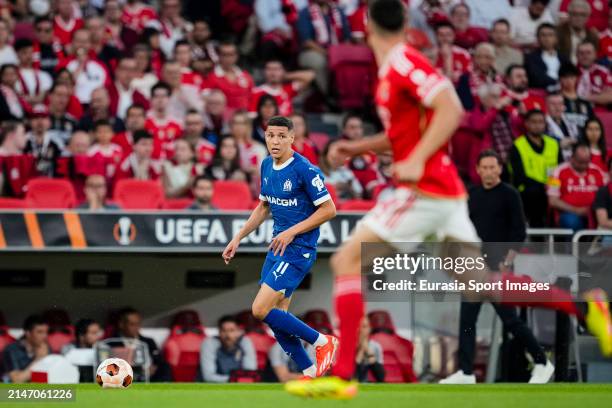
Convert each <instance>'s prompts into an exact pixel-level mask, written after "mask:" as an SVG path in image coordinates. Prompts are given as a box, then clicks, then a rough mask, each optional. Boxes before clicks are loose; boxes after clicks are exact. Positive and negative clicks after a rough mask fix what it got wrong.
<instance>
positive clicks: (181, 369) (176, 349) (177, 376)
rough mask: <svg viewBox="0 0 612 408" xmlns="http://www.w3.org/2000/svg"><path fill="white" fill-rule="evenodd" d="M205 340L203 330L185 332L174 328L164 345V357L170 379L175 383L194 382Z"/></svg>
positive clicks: (193, 329) (200, 328) (177, 327)
mask: <svg viewBox="0 0 612 408" xmlns="http://www.w3.org/2000/svg"><path fill="white" fill-rule="evenodd" d="M205 338H206V334H205V333H204V328H203V327H201V326H200V327H199V328H198V330H197V331H196V330H195V328H192V329H191V330H189V329H188V330H187V331H185V329H184V328H182V327H181V326H174V327H172V330H171V331H170V336H169V337H168V340H167V341H166V344H165V345H164V356H165V358H166V361H167V362H168V364H169V365H170V370H171V371H172V378H173V380H174V381H177V382H194V381H195V380H196V376H197V374H198V368H199V366H200V347H201V346H202V342H203V341H204V339H205Z"/></svg>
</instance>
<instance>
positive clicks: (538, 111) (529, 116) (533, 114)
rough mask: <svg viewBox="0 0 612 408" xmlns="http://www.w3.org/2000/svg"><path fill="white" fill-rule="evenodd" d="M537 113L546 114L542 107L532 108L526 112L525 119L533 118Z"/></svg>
mask: <svg viewBox="0 0 612 408" xmlns="http://www.w3.org/2000/svg"><path fill="white" fill-rule="evenodd" d="M535 115H542V116H545V115H544V112H543V111H542V110H541V109H530V110H528V111H527V113H525V120H526V121H527V120H529V119H531V117H532V116H535Z"/></svg>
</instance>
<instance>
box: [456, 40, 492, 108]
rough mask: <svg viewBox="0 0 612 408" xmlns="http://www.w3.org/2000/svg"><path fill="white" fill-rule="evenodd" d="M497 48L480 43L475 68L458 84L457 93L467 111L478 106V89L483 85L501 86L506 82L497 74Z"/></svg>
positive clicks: (475, 55)
mask: <svg viewBox="0 0 612 408" xmlns="http://www.w3.org/2000/svg"><path fill="white" fill-rule="evenodd" d="M494 64H495V48H494V47H493V45H491V44H489V43H480V44H478V46H477V47H476V49H475V50H474V67H473V69H471V70H470V71H469V72H466V73H464V74H463V75H461V77H460V78H459V82H458V83H457V93H458V95H459V99H461V103H462V104H463V107H464V108H465V109H466V110H472V109H474V107H475V106H477V105H478V103H479V100H478V89H479V88H480V87H481V86H482V85H491V84H500V85H502V84H503V82H504V80H503V78H502V76H501V75H499V74H497V72H495V68H494Z"/></svg>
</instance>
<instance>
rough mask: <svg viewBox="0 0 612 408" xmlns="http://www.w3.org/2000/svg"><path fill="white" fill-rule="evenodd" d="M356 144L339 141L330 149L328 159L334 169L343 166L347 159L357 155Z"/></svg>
mask: <svg viewBox="0 0 612 408" xmlns="http://www.w3.org/2000/svg"><path fill="white" fill-rule="evenodd" d="M353 146H354V142H352V141H350V140H339V141H337V142H334V144H332V145H331V146H330V148H329V152H328V157H329V160H330V161H331V163H330V164H331V165H332V166H334V167H339V166H342V165H343V164H344V163H345V162H346V159H348V158H350V157H352V156H354V155H355V153H356V152H355V149H354V148H353Z"/></svg>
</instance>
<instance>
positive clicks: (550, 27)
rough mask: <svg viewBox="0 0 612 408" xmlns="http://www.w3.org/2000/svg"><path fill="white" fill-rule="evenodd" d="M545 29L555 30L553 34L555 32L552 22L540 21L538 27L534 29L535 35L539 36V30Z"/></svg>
mask: <svg viewBox="0 0 612 408" xmlns="http://www.w3.org/2000/svg"><path fill="white" fill-rule="evenodd" d="M546 29H550V30H553V31H554V32H555V34H556V33H557V27H555V26H554V25H553V24H550V23H542V24H540V25H539V26H538V29H537V30H536V37H539V36H540V32H541V31H542V30H546Z"/></svg>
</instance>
